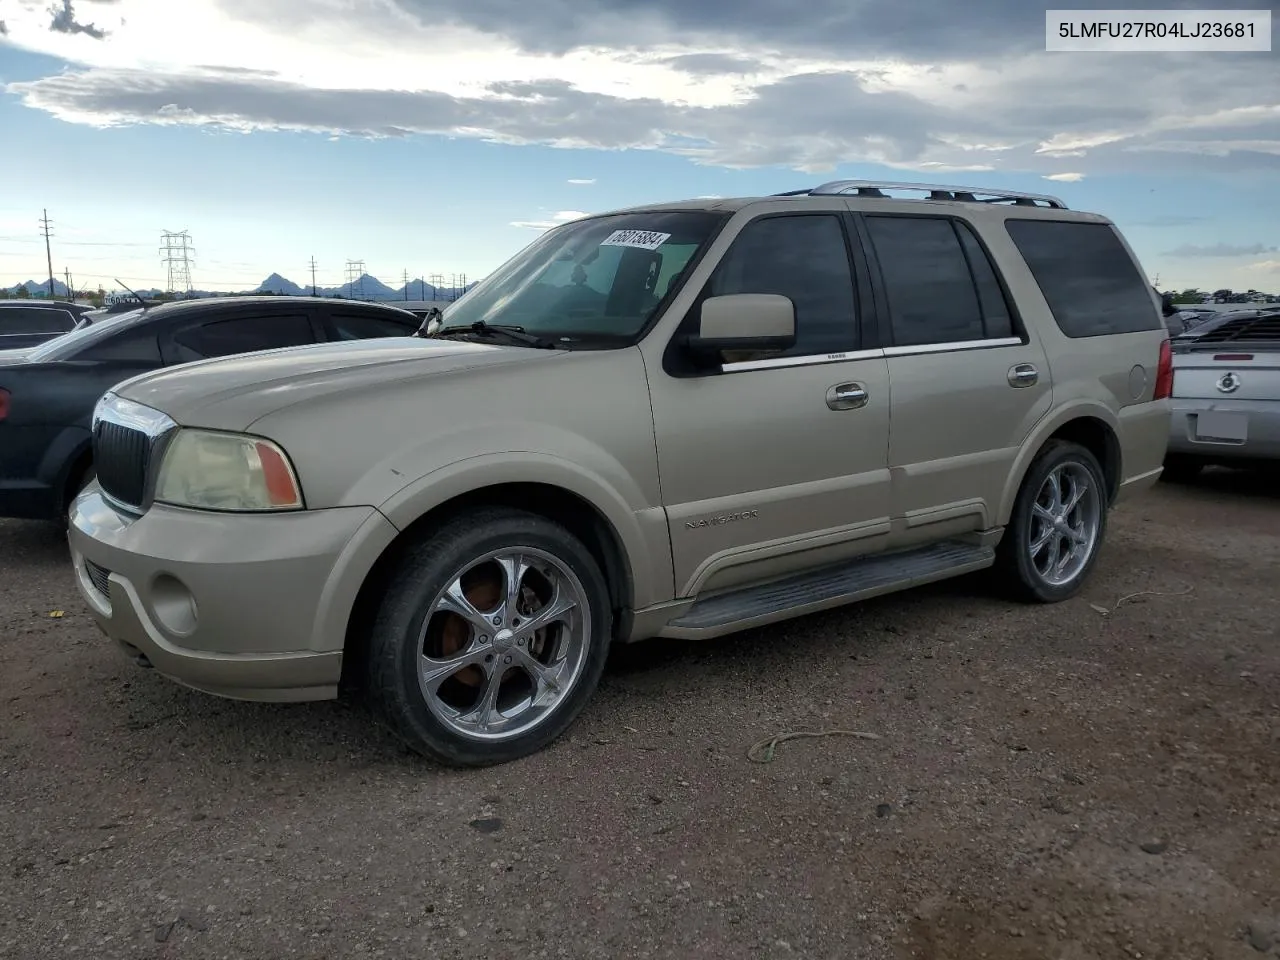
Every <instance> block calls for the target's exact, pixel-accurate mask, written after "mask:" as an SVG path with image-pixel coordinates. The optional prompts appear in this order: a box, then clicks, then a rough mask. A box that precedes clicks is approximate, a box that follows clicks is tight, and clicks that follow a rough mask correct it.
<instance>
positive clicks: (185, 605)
mask: <svg viewBox="0 0 1280 960" xmlns="http://www.w3.org/2000/svg"><path fill="white" fill-rule="evenodd" d="M151 614H152V616H153V617H155V619H156V622H157V623H159V624H160V626H162V627H164V628H165V629H166V630H168V631H169V632H170V633H172V634H175V635H177V636H180V637H185V636H187V635H189V634H191V633H193V632H195V629H196V598H195V597H194V596H193V595H192V593H191V591H190V590H188V589H187V586H186V584H184V583H183V582H182V581H181V580H179V579H178V578H177V577H175V576H172V575H170V574H167V573H162V574H160V575H159V576H158V577H156V578H155V579H154V580H153V581H151Z"/></svg>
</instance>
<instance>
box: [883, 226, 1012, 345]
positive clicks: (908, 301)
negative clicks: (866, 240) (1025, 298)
mask: <svg viewBox="0 0 1280 960" xmlns="http://www.w3.org/2000/svg"><path fill="white" fill-rule="evenodd" d="M866 223H867V231H868V232H869V233H870V234H871V242H872V245H873V246H874V248H875V253H876V259H877V260H878V261H879V263H880V274H881V276H882V277H883V278H884V286H885V294H886V296H887V297H888V300H889V317H890V322H891V324H892V326H893V343H894V346H901V347H909V346H925V345H931V344H944V343H963V342H966V341H971V340H988V339H999V338H1004V337H1010V336H1012V335H1013V320H1012V315H1011V313H1010V310H1009V305H1008V302H1007V301H1006V300H1005V296H1004V291H1003V289H1002V288H1001V286H1000V282H999V280H998V279H997V278H996V272H995V267H994V266H993V265H992V264H991V261H990V259H989V258H988V257H987V253H986V251H985V250H984V249H983V248H982V245H981V244H980V243H979V242H978V238H977V237H976V236H975V235H974V233H973V231H972V230H971V229H970V228H969V227H968V226H967V225H965V224H963V223H960V222H959V221H955V220H950V219H947V218H945V217H901V216H897V217H895V216H868V217H867V218H866Z"/></svg>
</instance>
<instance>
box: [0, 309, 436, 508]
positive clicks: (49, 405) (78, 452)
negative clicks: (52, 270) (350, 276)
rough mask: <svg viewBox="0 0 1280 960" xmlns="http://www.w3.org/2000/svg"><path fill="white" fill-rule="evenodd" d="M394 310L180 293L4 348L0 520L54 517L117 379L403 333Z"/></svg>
mask: <svg viewBox="0 0 1280 960" xmlns="http://www.w3.org/2000/svg"><path fill="white" fill-rule="evenodd" d="M420 324H421V321H420V320H419V319H418V318H417V317H415V316H414V315H413V314H411V313H409V312H408V311H406V310H401V309H399V308H397V307H392V306H387V305H383V304H374V303H363V302H357V301H351V300H336V299H326V298H312V297H234V298H232V297H228V298H217V299H206V300H184V301H181V302H176V303H166V304H161V305H158V306H154V307H150V308H147V309H134V310H132V311H129V312H126V313H119V314H116V315H114V316H107V317H103V318H101V319H99V320H97V321H96V322H94V323H92V324H88V325H84V326H81V327H79V328H77V329H75V330H72V331H71V332H69V333H65V334H63V335H62V336H59V337H56V338H54V339H52V340H48V341H46V342H45V343H42V344H40V345H39V346H37V347H35V348H31V349H23V350H8V351H0V517H21V518H27V519H48V520H56V519H59V518H61V517H64V516H65V515H66V510H67V507H68V505H69V504H70V502H71V499H72V498H73V497H74V495H75V494H76V493H77V492H79V490H80V489H81V488H82V487H83V486H84V485H85V484H86V483H88V482H89V480H90V479H91V478H92V476H93V461H92V456H93V452H92V445H91V442H90V433H89V429H90V421H91V419H92V416H93V408H94V405H95V404H96V403H97V402H98V398H99V397H101V396H102V394H103V393H105V392H106V391H107V390H109V389H111V387H113V386H114V385H115V384H117V383H120V382H121V381H123V380H127V379H129V378H130V377H133V376H136V375H137V374H140V373H145V372H147V371H149V370H154V369H157V368H158V367H166V366H172V365H175V364H181V363H189V362H192V361H196V360H204V359H208V358H211V357H223V356H229V355H232V354H239V353H253V352H256V351H259V350H271V349H275V348H278V347H296V346H304V345H307V344H312V343H325V342H329V341H335V340H366V339H372V338H378V337H408V336H412V335H413V334H414V333H415V332H417V330H418V327H419V326H420Z"/></svg>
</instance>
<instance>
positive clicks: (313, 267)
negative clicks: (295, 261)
mask: <svg viewBox="0 0 1280 960" xmlns="http://www.w3.org/2000/svg"><path fill="white" fill-rule="evenodd" d="M311 295H312V296H313V297H314V296H315V295H316V258H315V257H312V258H311Z"/></svg>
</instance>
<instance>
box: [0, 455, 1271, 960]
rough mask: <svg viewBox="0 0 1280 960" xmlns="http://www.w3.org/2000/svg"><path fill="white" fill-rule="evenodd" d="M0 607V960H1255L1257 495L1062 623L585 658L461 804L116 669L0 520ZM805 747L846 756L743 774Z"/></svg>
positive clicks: (121, 662)
mask: <svg viewBox="0 0 1280 960" xmlns="http://www.w3.org/2000/svg"><path fill="white" fill-rule="evenodd" d="M0 584H2V585H3V589H2V590H0V658H2V660H0V662H2V669H0V957H4V958H6V960H7V958H18V960H37V958H45V957H59V958H61V957H86V958H94V960H105V958H115V957H130V958H132V957H142V958H148V957H155V958H214V957H228V958H237V960H239V958H264V960H268V958H271V960H274V958H286V957H302V958H317V960H318V958H326V960H328V958H339V957H386V958H400V957H410V956H413V957H432V958H451V957H469V958H493V960H500V958H517V957H518V958H536V957H553V958H558V957H569V958H615V957H628V958H630V957H655V958H656V957H669V958H678V960H688V958H692V957H714V958H737V957H744V958H745V957H751V958H757V957H759V958H774V957H778V958H781V957H787V958H800V957H804V958H831V960H837V958H838V960H861V958H875V960H880V958H883V960H906V958H913V957H918V958H933V960H981V958H989V960H1039V958H1045V960H1110V958H1118V960H1134V958H1170V960H1201V958H1205V960H1220V958H1221V960H1232V958H1261V957H1280V626H1278V625H1280V481H1278V480H1277V479H1275V478H1271V479H1266V478H1259V477H1251V476H1249V475H1246V474H1234V473H1227V472H1222V471H1213V472H1210V473H1207V474H1206V475H1205V476H1204V478H1203V479H1202V480H1200V481H1199V482H1197V483H1196V484H1194V485H1190V486H1184V487H1179V486H1174V485H1170V484H1162V485H1161V486H1160V487H1159V488H1158V489H1157V490H1155V491H1153V492H1151V493H1150V494H1148V495H1145V496H1143V497H1142V498H1140V499H1138V500H1135V501H1133V502H1131V503H1129V504H1127V505H1125V506H1123V507H1122V508H1121V509H1120V510H1118V511H1117V512H1116V513H1115V514H1114V515H1113V517H1112V526H1111V529H1110V532H1109V540H1108V545H1107V546H1106V548H1105V553H1104V556H1103V561H1102V563H1101V566H1100V568H1099V569H1098V570H1097V572H1096V573H1095V576H1094V578H1093V579H1092V581H1091V583H1090V585H1089V587H1088V589H1087V591H1086V593H1085V594H1084V596H1083V597H1081V598H1079V599H1076V600H1072V601H1069V602H1067V603H1065V604H1062V605H1058V606H1052V607H1021V606H1016V605H1009V604H1007V603H1004V602H1002V601H999V600H995V599H992V598H991V597H990V596H988V595H986V594H984V593H983V592H981V588H980V585H979V584H975V583H974V582H971V581H967V580H966V581H957V582H953V583H949V584H945V585H940V586H937V587H933V588H927V589H924V590H920V591H916V592H914V593H910V594H902V595H899V596H896V597H890V598H884V599H881V600H878V601H874V602H871V603H868V604H864V605H862V606H860V607H855V608H849V609H846V610H843V611H839V612H835V613H830V614H823V615H819V616H814V617H809V618H805V619H803V620H798V621H794V622H792V623H790V624H788V625H784V626H781V627H775V628H769V629H762V630H757V631H753V632H750V633H746V634H742V635H739V636H738V637H734V638H728V639H725V640H723V641H719V642H716V643H712V644H706V645H690V644H677V643H669V642H660V643H657V644H650V645H645V646H643V647H640V648H631V649H628V650H625V651H622V652H620V654H619V655H618V656H617V657H616V658H615V662H614V664H613V665H612V667H611V668H610V670H609V671H608V672H607V674H606V676H605V679H604V682H603V686H602V688H601V690H600V692H599V694H598V695H597V697H596V698H595V700H594V701H593V702H592V704H591V705H590V706H589V707H588V709H587V711H586V713H585V714H584V715H583V717H582V719H581V720H580V722H579V723H578V725H577V726H576V727H575V728H574V729H573V730H572V732H571V735H570V736H568V737H567V738H565V739H563V740H561V741H560V742H558V743H557V744H555V745H554V746H553V747H552V748H551V749H549V750H547V751H545V752H543V753H541V754H539V755H537V756H535V757H533V758H531V759H528V760H525V761H522V762H519V763H515V764H511V765H508V766H505V767H500V768H496V769H489V770H484V771H479V772H461V773H460V772H454V771H445V770H441V769H438V768H434V767H432V766H430V765H429V764H427V763H425V762H424V761H420V760H418V759H416V758H414V757H412V756H410V755H409V754H407V753H406V751H404V750H403V749H401V748H400V747H399V746H398V745H397V744H396V743H395V742H393V741H392V740H391V739H390V738H389V737H388V736H387V735H385V734H383V733H382V732H380V731H379V730H377V729H375V728H373V727H371V726H370V725H369V721H368V719H367V717H366V716H365V714H364V713H363V711H362V710H361V709H360V708H358V707H352V706H350V705H346V704H342V703H322V704H304V705H296V706H273V705H254V704H245V703H235V702H230V701H223V700H218V699H214V698H210V697H208V696H204V695H201V694H198V693H194V692H191V691H187V690H185V689H183V688H181V687H178V686H176V685H175V684H173V683H171V682H169V681H166V680H165V679H164V678H163V677H160V676H158V675H156V673H155V672H154V671H145V670H141V669H139V668H137V667H135V666H134V665H133V664H132V663H131V662H129V661H128V660H126V659H125V658H124V657H123V656H121V655H119V654H118V653H117V652H116V650H115V649H114V648H113V647H112V646H110V645H109V644H108V642H107V641H105V640H104V639H103V638H102V637H101V635H100V634H99V633H98V632H97V630H96V629H95V628H94V627H93V625H92V624H91V622H90V621H89V619H88V617H87V615H86V614H85V613H84V612H83V611H82V608H81V606H80V603H79V601H78V598H77V595H76V592H75V589H74V587H73V584H72V578H71V571H70V569H69V566H68V562H67V560H66V553H65V547H64V543H63V541H62V540H61V539H60V537H59V535H58V534H57V533H56V532H53V531H51V530H49V529H48V528H46V527H43V526H40V525H37V524H21V523H0ZM1142 591H1154V593H1148V594H1143V595H1138V594H1140V592H1142ZM1122 598H1124V601H1123V602H1120V601H1121V600H1122ZM53 611H64V616H62V617H60V618H59V617H52V616H50V614H51V612H53ZM830 728H838V729H843V730H854V731H865V732H870V733H874V734H876V735H878V736H879V737H880V738H881V739H879V740H865V739H855V738H851V737H845V736H831V737H826V738H820V739H806V740H794V741H791V742H787V743H782V744H780V745H779V746H778V748H777V751H776V755H775V757H774V759H773V760H772V762H768V763H754V762H752V761H751V760H749V759H748V757H747V750H748V748H749V747H750V745H751V744H752V743H753V742H755V741H757V740H759V739H761V738H763V737H767V736H769V735H771V734H774V733H778V732H782V731H785V730H794V729H806V730H820V729H830Z"/></svg>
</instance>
